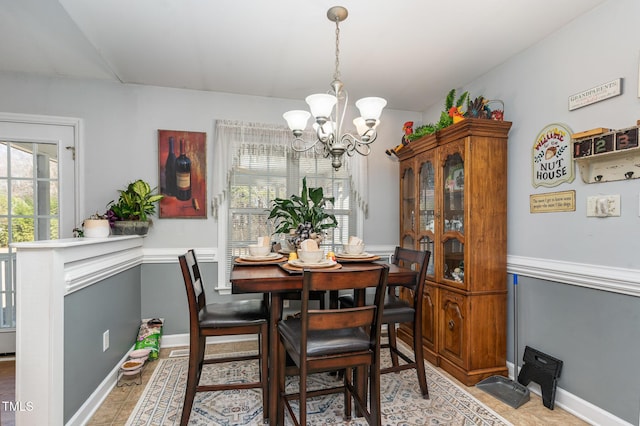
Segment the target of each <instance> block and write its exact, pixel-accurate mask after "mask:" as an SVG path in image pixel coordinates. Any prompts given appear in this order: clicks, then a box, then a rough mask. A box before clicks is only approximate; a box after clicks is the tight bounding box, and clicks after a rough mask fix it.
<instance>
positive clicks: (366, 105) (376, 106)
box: [356, 97, 387, 121]
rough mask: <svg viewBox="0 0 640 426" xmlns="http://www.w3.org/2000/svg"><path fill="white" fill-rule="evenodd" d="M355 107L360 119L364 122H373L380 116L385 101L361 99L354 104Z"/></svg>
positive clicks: (373, 98) (374, 98)
mask: <svg viewBox="0 0 640 426" xmlns="http://www.w3.org/2000/svg"><path fill="white" fill-rule="evenodd" d="M356 106H357V107H358V109H359V110H360V115H361V116H362V118H364V119H365V120H366V121H368V120H374V121H375V120H378V119H379V118H380V115H382V109H383V108H384V107H385V106H387V101H386V100H385V99H383V98H376V97H369V98H362V99H360V100H358V101H357V102H356Z"/></svg>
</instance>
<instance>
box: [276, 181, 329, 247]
mask: <svg viewBox="0 0 640 426" xmlns="http://www.w3.org/2000/svg"><path fill="white" fill-rule="evenodd" d="M334 200H335V198H334V197H325V196H324V190H323V189H322V187H311V188H309V187H307V178H306V177H304V178H303V179H302V191H301V193H300V195H295V194H293V195H291V196H290V197H289V198H276V199H274V200H273V201H272V202H271V211H270V213H269V217H268V219H270V220H274V221H275V231H274V234H285V235H287V236H288V238H287V242H288V243H289V244H290V245H292V246H295V247H296V248H299V247H300V243H301V242H302V241H304V240H306V239H309V238H311V239H314V240H316V242H317V243H318V245H320V243H321V242H322V239H323V237H324V235H325V232H326V230H328V229H331V228H335V227H337V226H338V221H337V220H336V217H335V215H333V214H331V213H328V212H327V211H326V208H327V207H328V206H329V204H333V202H334Z"/></svg>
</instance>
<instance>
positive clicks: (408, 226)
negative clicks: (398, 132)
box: [400, 160, 416, 249]
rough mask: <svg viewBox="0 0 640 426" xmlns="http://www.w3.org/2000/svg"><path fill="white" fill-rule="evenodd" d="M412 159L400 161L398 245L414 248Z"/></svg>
mask: <svg viewBox="0 0 640 426" xmlns="http://www.w3.org/2000/svg"><path fill="white" fill-rule="evenodd" d="M415 196H416V195H415V172H414V161H413V160H410V161H403V162H402V163H400V197H401V199H400V217H401V218H402V220H401V221H400V226H401V227H402V229H400V246H401V247H403V248H408V249H415V248H416V247H415V241H416V198H415Z"/></svg>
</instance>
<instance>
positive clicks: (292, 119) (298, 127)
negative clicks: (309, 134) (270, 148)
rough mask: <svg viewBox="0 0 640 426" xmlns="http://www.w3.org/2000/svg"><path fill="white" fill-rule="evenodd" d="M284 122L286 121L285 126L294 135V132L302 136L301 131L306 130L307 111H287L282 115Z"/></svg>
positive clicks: (308, 115) (309, 115)
mask: <svg viewBox="0 0 640 426" xmlns="http://www.w3.org/2000/svg"><path fill="white" fill-rule="evenodd" d="M282 117H284V119H285V120H287V124H288V125H289V129H291V130H292V131H293V132H294V134H295V132H296V131H298V132H300V134H302V131H303V130H304V129H306V128H307V121H309V117H311V114H309V111H303V110H293V111H287V112H285V113H284V114H282Z"/></svg>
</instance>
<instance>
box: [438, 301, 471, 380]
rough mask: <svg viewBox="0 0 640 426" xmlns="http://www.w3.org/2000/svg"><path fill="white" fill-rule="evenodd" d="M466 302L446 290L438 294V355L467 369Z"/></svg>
mask: <svg viewBox="0 0 640 426" xmlns="http://www.w3.org/2000/svg"><path fill="white" fill-rule="evenodd" d="M466 302H467V300H466V297H465V296H462V295H460V294H457V293H453V292H450V291H447V290H441V292H440V307H441V311H440V355H442V357H444V358H446V360H448V361H450V362H451V363H453V364H455V365H457V366H458V367H461V368H463V369H466V368H467V362H466V360H467V350H468V344H467V340H468V337H467V334H468V324H467V322H466V321H465V318H466V317H467V303H466Z"/></svg>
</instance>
